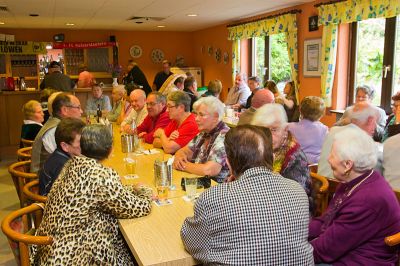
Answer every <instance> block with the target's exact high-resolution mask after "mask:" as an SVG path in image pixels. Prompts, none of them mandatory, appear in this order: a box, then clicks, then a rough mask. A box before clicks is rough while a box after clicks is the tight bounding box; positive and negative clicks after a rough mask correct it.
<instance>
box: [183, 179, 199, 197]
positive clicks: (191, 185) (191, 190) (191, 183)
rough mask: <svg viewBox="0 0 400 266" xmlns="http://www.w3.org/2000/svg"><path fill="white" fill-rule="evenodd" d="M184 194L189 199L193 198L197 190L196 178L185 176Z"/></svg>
mask: <svg viewBox="0 0 400 266" xmlns="http://www.w3.org/2000/svg"><path fill="white" fill-rule="evenodd" d="M185 189H186V196H187V197H188V198H189V199H190V200H194V198H195V197H196V191H197V178H190V177H185Z"/></svg>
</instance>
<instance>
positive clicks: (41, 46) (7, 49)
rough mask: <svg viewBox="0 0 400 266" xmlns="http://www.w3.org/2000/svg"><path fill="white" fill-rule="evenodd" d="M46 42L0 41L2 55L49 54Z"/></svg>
mask: <svg viewBox="0 0 400 266" xmlns="http://www.w3.org/2000/svg"><path fill="white" fill-rule="evenodd" d="M46 44H47V43H45V42H28V41H15V42H6V41H0V54H16V55H18V54H47V50H46Z"/></svg>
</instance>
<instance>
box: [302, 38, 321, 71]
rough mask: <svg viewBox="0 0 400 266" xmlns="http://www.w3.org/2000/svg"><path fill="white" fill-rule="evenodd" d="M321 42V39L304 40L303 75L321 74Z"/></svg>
mask: <svg viewBox="0 0 400 266" xmlns="http://www.w3.org/2000/svg"><path fill="white" fill-rule="evenodd" d="M321 44H322V41H321V39H312V40H305V41H304V65H303V74H304V76H305V77H318V76H321V55H322V51H321Z"/></svg>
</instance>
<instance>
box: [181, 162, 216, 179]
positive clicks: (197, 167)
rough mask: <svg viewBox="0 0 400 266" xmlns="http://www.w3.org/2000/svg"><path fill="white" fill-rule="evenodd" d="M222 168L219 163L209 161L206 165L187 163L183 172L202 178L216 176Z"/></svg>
mask: <svg viewBox="0 0 400 266" xmlns="http://www.w3.org/2000/svg"><path fill="white" fill-rule="evenodd" d="M221 169H222V166H221V165H220V164H219V163H216V162H213V161H208V162H206V163H191V162H187V163H185V164H184V166H183V167H182V169H178V170H182V171H185V172H188V173H191V174H195V175H201V176H216V175H218V174H219V172H220V171H221Z"/></svg>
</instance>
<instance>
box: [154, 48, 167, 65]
mask: <svg viewBox="0 0 400 266" xmlns="http://www.w3.org/2000/svg"><path fill="white" fill-rule="evenodd" d="M163 60H164V52H163V51H162V50H161V49H153V50H152V51H151V61H153V63H155V64H157V63H161V62H162V61H163Z"/></svg>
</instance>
